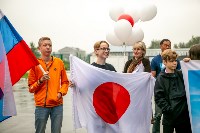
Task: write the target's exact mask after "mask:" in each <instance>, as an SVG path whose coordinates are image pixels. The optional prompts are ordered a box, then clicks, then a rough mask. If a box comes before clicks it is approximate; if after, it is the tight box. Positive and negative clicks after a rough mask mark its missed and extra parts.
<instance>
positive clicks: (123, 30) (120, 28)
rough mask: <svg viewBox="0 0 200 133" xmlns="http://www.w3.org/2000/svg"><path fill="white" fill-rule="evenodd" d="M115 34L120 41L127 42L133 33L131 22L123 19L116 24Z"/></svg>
mask: <svg viewBox="0 0 200 133" xmlns="http://www.w3.org/2000/svg"><path fill="white" fill-rule="evenodd" d="M114 32H115V35H116V36H117V38H118V39H119V40H120V41H122V42H126V41H127V39H128V38H129V36H130V34H131V32H132V26H131V24H130V22H129V21H127V20H125V19H121V20H118V21H117V22H116V23H115V26H114Z"/></svg>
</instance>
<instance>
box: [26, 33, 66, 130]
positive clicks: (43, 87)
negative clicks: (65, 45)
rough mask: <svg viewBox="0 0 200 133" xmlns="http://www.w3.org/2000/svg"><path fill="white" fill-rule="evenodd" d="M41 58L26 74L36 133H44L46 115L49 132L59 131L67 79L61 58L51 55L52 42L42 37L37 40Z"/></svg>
mask: <svg viewBox="0 0 200 133" xmlns="http://www.w3.org/2000/svg"><path fill="white" fill-rule="evenodd" d="M38 45H39V46H38V49H39V51H40V52H41V58H39V59H38V61H39V63H40V65H41V66H42V68H43V69H44V71H45V72H46V73H43V72H42V71H41V69H40V68H39V67H38V66H35V67H33V68H32V69H31V70H30V72H29V76H28V85H29V92H30V93H34V99H35V105H36V108H35V129H36V133H44V132H45V129H46V123H47V120H48V117H49V116H50V119H51V133H60V132H61V127H62V120H63V96H64V95H66V94H67V91H68V85H69V81H68V78H67V75H66V71H65V67H64V63H63V61H62V60H61V59H59V58H56V57H53V56H51V52H52V42H51V39H50V38H48V37H42V38H40V39H39V42H38Z"/></svg>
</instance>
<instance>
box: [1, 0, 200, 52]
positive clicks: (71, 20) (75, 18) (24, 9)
mask: <svg viewBox="0 0 200 133" xmlns="http://www.w3.org/2000/svg"><path fill="white" fill-rule="evenodd" d="M146 1H152V2H153V3H154V4H155V6H156V7H157V14H156V16H155V18H153V19H152V20H150V21H146V22H140V26H141V28H142V30H143V31H144V39H143V41H144V42H145V43H146V44H147V46H149V44H150V43H151V41H152V40H153V39H154V40H161V39H163V38H169V39H170V40H171V41H172V43H179V42H187V41H188V40H190V39H191V37H192V35H194V36H200V26H199V25H200V0H0V9H1V10H2V12H3V13H4V14H5V15H6V16H7V17H8V19H9V20H10V21H11V23H12V24H13V26H14V27H15V29H16V30H17V31H18V32H19V34H20V35H21V36H22V37H23V38H24V40H25V41H26V42H27V43H28V44H29V43H30V42H32V41H33V42H34V43H35V44H37V42H38V39H39V38H40V37H42V36H49V37H50V38H51V39H52V42H53V51H57V50H59V49H61V48H63V47H65V46H70V47H71V46H73V47H78V48H80V49H82V50H85V51H86V52H87V53H90V52H92V51H93V44H94V43H95V42H96V41H98V40H106V34H107V33H108V32H109V31H110V30H111V29H112V28H113V27H114V24H115V23H116V22H114V21H113V20H112V19H111V18H110V16H109V10H110V9H111V8H112V7H113V6H116V5H118V6H119V5H120V6H121V7H122V8H124V9H126V8H130V7H131V6H132V5H133V6H134V4H135V3H137V2H140V3H142V2H146Z"/></svg>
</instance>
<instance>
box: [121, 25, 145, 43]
mask: <svg viewBox="0 0 200 133" xmlns="http://www.w3.org/2000/svg"><path fill="white" fill-rule="evenodd" d="M143 39H144V32H143V30H142V29H141V28H140V27H139V26H134V27H133V30H132V33H131V35H130V37H129V38H128V39H127V41H126V42H125V44H126V45H127V46H133V44H134V43H136V42H138V41H142V40H143Z"/></svg>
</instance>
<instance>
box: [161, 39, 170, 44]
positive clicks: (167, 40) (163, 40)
mask: <svg viewBox="0 0 200 133" xmlns="http://www.w3.org/2000/svg"><path fill="white" fill-rule="evenodd" d="M165 41H166V42H170V43H171V41H170V40H169V39H162V41H160V45H161V44H163V42H165Z"/></svg>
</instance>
